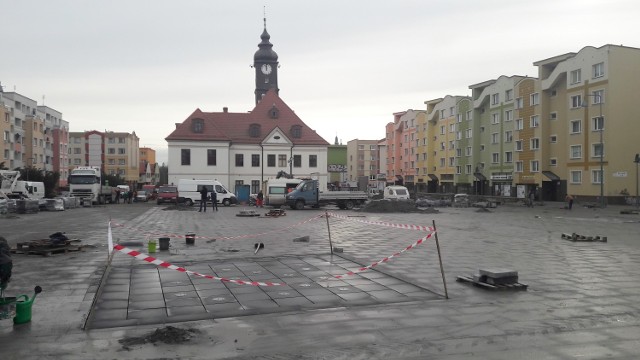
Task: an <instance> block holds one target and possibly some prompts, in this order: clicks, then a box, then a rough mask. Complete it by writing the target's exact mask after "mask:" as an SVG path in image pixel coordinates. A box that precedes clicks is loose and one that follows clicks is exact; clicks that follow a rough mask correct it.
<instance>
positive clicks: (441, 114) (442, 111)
mask: <svg viewBox="0 0 640 360" xmlns="http://www.w3.org/2000/svg"><path fill="white" fill-rule="evenodd" d="M444 118H445V116H444V109H442V110H440V119H444Z"/></svg>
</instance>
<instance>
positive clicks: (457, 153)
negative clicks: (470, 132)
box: [456, 148, 462, 157]
mask: <svg viewBox="0 0 640 360" xmlns="http://www.w3.org/2000/svg"><path fill="white" fill-rule="evenodd" d="M456 156H457V157H460V156H462V149H460V148H458V149H456Z"/></svg>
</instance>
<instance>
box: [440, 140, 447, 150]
mask: <svg viewBox="0 0 640 360" xmlns="http://www.w3.org/2000/svg"><path fill="white" fill-rule="evenodd" d="M446 148H447V147H446V146H445V145H444V141H441V142H440V150H444V149H446Z"/></svg>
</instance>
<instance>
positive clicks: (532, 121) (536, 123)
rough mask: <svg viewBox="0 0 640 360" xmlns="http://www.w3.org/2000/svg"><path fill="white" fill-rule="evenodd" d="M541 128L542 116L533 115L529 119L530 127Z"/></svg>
mask: <svg viewBox="0 0 640 360" xmlns="http://www.w3.org/2000/svg"><path fill="white" fill-rule="evenodd" d="M538 126H540V116H538V115H533V116H532V117H531V118H530V119H529V127H532V128H535V127H538Z"/></svg>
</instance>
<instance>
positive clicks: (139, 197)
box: [135, 190, 150, 202]
mask: <svg viewBox="0 0 640 360" xmlns="http://www.w3.org/2000/svg"><path fill="white" fill-rule="evenodd" d="M149 195H150V194H149V193H148V192H146V191H145V190H138V193H137V194H136V198H135V201H137V202H147V201H149Z"/></svg>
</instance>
